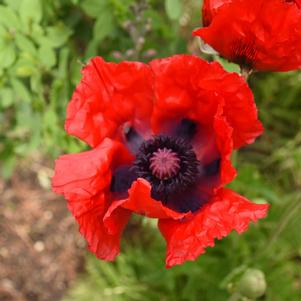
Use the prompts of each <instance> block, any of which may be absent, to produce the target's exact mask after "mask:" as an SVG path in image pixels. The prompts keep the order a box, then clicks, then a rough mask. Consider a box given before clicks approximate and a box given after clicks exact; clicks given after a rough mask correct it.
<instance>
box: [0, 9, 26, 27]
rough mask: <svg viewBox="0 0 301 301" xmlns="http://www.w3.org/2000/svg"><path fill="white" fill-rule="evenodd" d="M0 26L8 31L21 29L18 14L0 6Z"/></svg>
mask: <svg viewBox="0 0 301 301" xmlns="http://www.w3.org/2000/svg"><path fill="white" fill-rule="evenodd" d="M0 24H3V25H4V26H5V27H6V28H7V29H15V30H16V29H21V28H22V26H21V23H20V20H19V18H18V16H17V14H16V13H15V12H14V11H13V10H12V9H11V8H10V7H5V6H3V5H0Z"/></svg>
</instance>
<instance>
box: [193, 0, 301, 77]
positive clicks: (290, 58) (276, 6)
mask: <svg viewBox="0 0 301 301" xmlns="http://www.w3.org/2000/svg"><path fill="white" fill-rule="evenodd" d="M203 25H204V26H205V27H203V28H200V29H198V30H196V31H195V32H194V34H195V35H197V36H200V37H201V38H202V40H203V41H204V42H205V43H207V44H209V45H210V46H211V47H212V48H213V49H215V50H216V51H218V52H219V53H220V54H221V56H223V57H225V58H227V59H228V60H230V61H233V62H235V63H237V64H239V65H241V66H242V67H244V68H247V69H257V70H260V71H289V70H295V69H299V68H301V1H300V0H291V1H288V0H287V1H286V0H269V1H266V0H254V1H250V0H205V1H204V4H203Z"/></svg>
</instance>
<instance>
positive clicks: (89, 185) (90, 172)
mask: <svg viewBox="0 0 301 301" xmlns="http://www.w3.org/2000/svg"><path fill="white" fill-rule="evenodd" d="M132 160H133V157H132V156H131V155H130V154H129V152H128V151H127V149H126V148H125V147H124V146H123V145H122V144H121V143H119V142H116V141H112V140H110V139H108V138H106V139H105V140H104V141H103V143H102V144H101V145H99V146H98V147H97V148H95V149H92V150H89V151H86V152H82V153H78V154H70V155H63V156H61V157H60V158H59V159H58V160H56V162H55V174H54V177H53V179H52V188H53V191H54V192H56V193H58V194H63V195H64V196H65V198H66V199H73V200H75V199H79V200H81V199H88V198H91V197H93V196H94V195H96V194H98V193H99V192H101V191H102V190H104V189H105V188H107V187H108V186H109V185H110V182H111V177H112V168H114V166H119V165H120V164H127V163H129V162H131V161H132Z"/></svg>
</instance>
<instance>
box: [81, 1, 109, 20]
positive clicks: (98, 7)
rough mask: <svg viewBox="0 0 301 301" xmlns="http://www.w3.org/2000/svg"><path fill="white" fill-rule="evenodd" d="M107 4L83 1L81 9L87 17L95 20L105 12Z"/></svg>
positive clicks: (104, 2)
mask: <svg viewBox="0 0 301 301" xmlns="http://www.w3.org/2000/svg"><path fill="white" fill-rule="evenodd" d="M107 4H108V1H107V0H84V1H83V3H82V4H81V7H82V8H83V10H84V12H85V13H86V14H87V15H89V16H90V17H94V18H97V17H98V16H99V15H101V14H103V11H104V10H106V8H107Z"/></svg>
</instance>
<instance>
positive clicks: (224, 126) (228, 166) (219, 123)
mask: <svg viewBox="0 0 301 301" xmlns="http://www.w3.org/2000/svg"><path fill="white" fill-rule="evenodd" d="M223 109H224V108H223V107H222V105H220V106H219V108H218V111H217V113H216V115H215V118H214V130H215V137H216V145H217V148H218V150H219V153H220V156H221V169H220V175H221V183H220V186H223V185H225V184H228V183H230V182H231V181H232V180H233V179H234V178H235V177H236V170H235V168H234V167H233V165H232V162H231V155H232V151H233V141H232V133H233V129H232V127H230V125H229V123H228V122H227V120H226V118H225V117H224V116H223V113H224V112H223Z"/></svg>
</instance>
